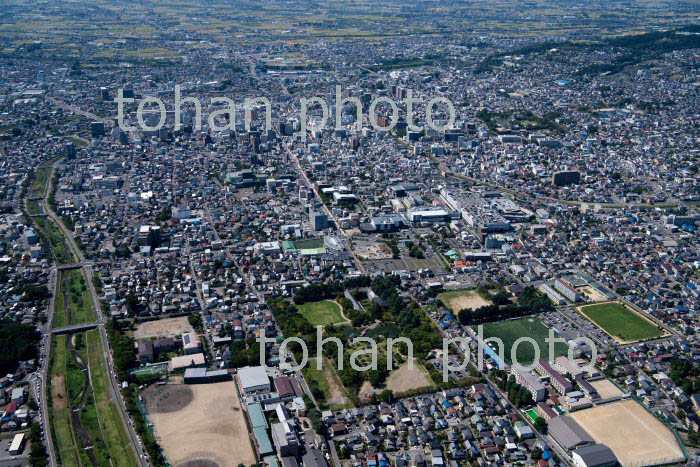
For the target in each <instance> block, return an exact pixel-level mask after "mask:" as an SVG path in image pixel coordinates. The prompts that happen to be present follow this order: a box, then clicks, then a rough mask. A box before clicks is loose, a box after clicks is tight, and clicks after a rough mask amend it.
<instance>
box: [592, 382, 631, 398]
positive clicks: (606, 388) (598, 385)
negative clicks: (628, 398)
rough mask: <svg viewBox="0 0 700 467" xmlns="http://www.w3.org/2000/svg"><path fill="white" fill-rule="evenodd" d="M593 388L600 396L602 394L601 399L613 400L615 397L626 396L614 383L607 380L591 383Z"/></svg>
mask: <svg viewBox="0 0 700 467" xmlns="http://www.w3.org/2000/svg"><path fill="white" fill-rule="evenodd" d="M590 383H591V386H593V387H594V388H595V389H596V391H598V394H600V397H601V399H603V400H605V399H612V398H614V397H622V395H623V394H624V393H623V392H622V391H621V390H620V388H618V387H617V386H615V385H614V384H613V383H612V381H610V380H607V379H600V380H598V381H591V382H590Z"/></svg>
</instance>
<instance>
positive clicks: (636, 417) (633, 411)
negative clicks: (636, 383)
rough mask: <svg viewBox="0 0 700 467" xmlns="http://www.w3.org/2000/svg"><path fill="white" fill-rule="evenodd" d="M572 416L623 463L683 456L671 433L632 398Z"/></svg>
mask: <svg viewBox="0 0 700 467" xmlns="http://www.w3.org/2000/svg"><path fill="white" fill-rule="evenodd" d="M571 416H572V417H573V418H574V420H576V421H577V422H578V423H579V425H581V426H582V427H583V429H584V430H586V431H587V432H588V433H589V434H590V435H591V436H592V437H593V439H595V440H596V441H598V442H599V443H603V444H605V445H607V446H608V447H609V448H610V449H612V451H613V452H614V453H615V455H616V456H617V458H618V460H619V461H620V463H621V464H622V465H623V466H632V465H657V464H671V463H675V462H678V461H680V460H682V459H683V452H682V451H681V448H680V446H679V445H678V443H677V442H676V439H675V437H674V436H673V433H671V431H670V430H669V429H668V428H666V426H665V425H664V424H663V423H661V422H660V421H658V420H657V419H656V418H655V417H654V416H653V415H651V414H650V413H649V412H647V411H646V410H645V409H644V407H642V406H641V405H639V404H638V403H637V402H635V401H634V400H632V399H628V400H625V401H620V402H613V403H610V404H605V405H599V406H598V407H593V408H590V409H586V410H581V411H578V412H573V413H572V414H571Z"/></svg>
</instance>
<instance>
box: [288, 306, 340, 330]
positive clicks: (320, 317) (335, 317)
mask: <svg viewBox="0 0 700 467" xmlns="http://www.w3.org/2000/svg"><path fill="white" fill-rule="evenodd" d="M295 306H296V307H297V310H299V313H301V314H302V316H303V317H304V318H306V319H307V320H308V321H309V323H311V324H312V325H313V326H319V325H321V326H326V325H329V324H337V323H344V322H345V319H343V316H342V315H341V314H340V305H338V304H337V303H335V302H334V301H331V300H321V301H320V302H307V303H304V304H303V305H295Z"/></svg>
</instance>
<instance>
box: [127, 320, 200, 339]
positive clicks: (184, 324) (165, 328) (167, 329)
mask: <svg viewBox="0 0 700 467" xmlns="http://www.w3.org/2000/svg"><path fill="white" fill-rule="evenodd" d="M192 331H193V329H192V326H190V323H189V321H187V316H180V317H179V318H165V319H159V320H157V321H146V322H145V323H141V324H139V325H138V327H137V328H136V331H134V339H136V340H139V339H148V338H150V337H177V336H180V335H182V334H184V333H186V332H192Z"/></svg>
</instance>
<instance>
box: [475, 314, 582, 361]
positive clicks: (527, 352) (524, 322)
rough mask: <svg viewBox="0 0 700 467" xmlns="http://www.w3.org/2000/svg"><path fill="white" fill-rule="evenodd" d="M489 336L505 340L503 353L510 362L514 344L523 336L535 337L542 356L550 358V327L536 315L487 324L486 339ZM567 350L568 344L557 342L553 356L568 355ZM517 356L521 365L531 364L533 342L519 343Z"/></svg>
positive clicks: (533, 353)
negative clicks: (548, 340) (548, 339)
mask: <svg viewBox="0 0 700 467" xmlns="http://www.w3.org/2000/svg"><path fill="white" fill-rule="evenodd" d="M474 330H475V331H477V328H476V327H474ZM555 335H556V333H555ZM489 337H497V338H499V339H501V340H502V341H503V354H504V357H505V359H506V361H507V362H509V363H513V359H512V358H511V350H512V349H513V344H514V343H515V341H516V340H518V339H519V338H521V337H529V338H531V339H534V340H535V342H537V344H538V347H539V349H540V358H541V359H544V360H548V359H550V356H549V344H548V343H547V342H546V341H545V339H546V338H547V337H549V329H548V328H547V327H546V326H545V325H544V324H542V321H540V320H539V319H538V318H537V317H535V316H526V317H524V318H519V319H514V320H508V321H501V322H499V323H489V324H485V325H484V339H488V338H489ZM556 337H558V335H556ZM567 352H568V346H567V344H565V343H563V342H556V343H555V344H554V352H553V355H552V356H551V358H552V359H554V358H556V357H560V356H562V355H566V354H567ZM516 358H517V361H518V363H520V364H521V365H529V364H530V363H532V361H533V360H534V359H535V349H534V348H533V346H532V344H531V343H530V342H521V343H519V344H518V348H517V354H516Z"/></svg>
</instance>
